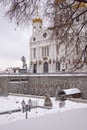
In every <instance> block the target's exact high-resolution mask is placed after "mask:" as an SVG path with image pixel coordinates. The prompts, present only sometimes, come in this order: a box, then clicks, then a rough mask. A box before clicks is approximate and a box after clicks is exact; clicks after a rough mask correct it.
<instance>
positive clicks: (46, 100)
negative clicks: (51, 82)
mask: <svg viewBox="0 0 87 130" xmlns="http://www.w3.org/2000/svg"><path fill="white" fill-rule="evenodd" d="M44 106H49V107H52V101H51V98H50V96H49V95H48V94H46V97H45V101H44Z"/></svg>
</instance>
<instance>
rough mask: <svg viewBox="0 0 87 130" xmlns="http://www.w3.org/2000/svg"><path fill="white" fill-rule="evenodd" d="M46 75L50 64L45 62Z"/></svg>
mask: <svg viewBox="0 0 87 130" xmlns="http://www.w3.org/2000/svg"><path fill="white" fill-rule="evenodd" d="M44 73H48V63H47V62H44Z"/></svg>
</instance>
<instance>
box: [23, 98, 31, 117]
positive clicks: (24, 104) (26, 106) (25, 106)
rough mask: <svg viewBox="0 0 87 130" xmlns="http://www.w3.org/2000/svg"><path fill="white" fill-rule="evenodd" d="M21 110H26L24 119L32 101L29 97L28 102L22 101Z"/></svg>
mask: <svg viewBox="0 0 87 130" xmlns="http://www.w3.org/2000/svg"><path fill="white" fill-rule="evenodd" d="M21 104H22V112H23V113H24V112H26V119H27V118H28V111H29V112H30V111H31V106H32V101H31V99H29V101H28V104H26V103H25V101H24V100H23V101H22V103H21Z"/></svg>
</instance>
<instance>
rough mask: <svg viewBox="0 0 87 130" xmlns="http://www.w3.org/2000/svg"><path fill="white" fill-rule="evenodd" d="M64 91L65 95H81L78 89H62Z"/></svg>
mask: <svg viewBox="0 0 87 130" xmlns="http://www.w3.org/2000/svg"><path fill="white" fill-rule="evenodd" d="M64 91H65V93H66V95H72V94H77V93H81V91H80V90H79V89H78V88H70V89H64Z"/></svg>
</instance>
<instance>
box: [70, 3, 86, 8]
mask: <svg viewBox="0 0 87 130" xmlns="http://www.w3.org/2000/svg"><path fill="white" fill-rule="evenodd" d="M86 7H87V4H86V3H83V2H81V3H79V2H76V3H75V4H74V5H73V6H72V8H73V9H76V8H86Z"/></svg>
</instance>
